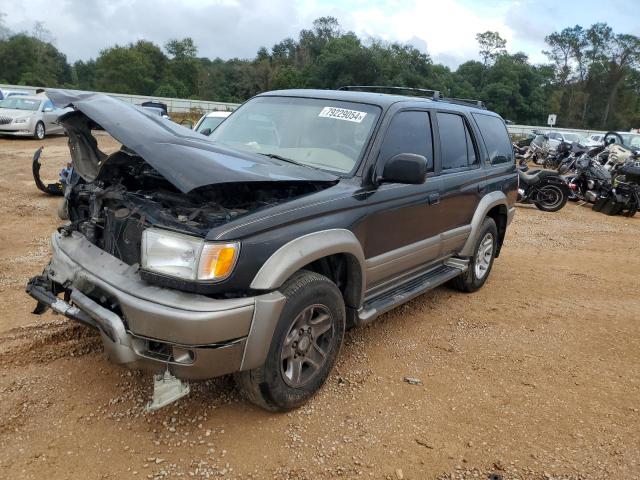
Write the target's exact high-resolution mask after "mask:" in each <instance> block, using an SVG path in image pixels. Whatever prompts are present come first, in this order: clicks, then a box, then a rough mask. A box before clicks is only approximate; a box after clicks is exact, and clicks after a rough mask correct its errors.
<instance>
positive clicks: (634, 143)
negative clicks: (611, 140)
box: [620, 133, 640, 148]
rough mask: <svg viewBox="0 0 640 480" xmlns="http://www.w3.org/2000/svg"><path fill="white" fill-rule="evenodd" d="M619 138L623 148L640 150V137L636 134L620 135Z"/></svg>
mask: <svg viewBox="0 0 640 480" xmlns="http://www.w3.org/2000/svg"><path fill="white" fill-rule="evenodd" d="M620 136H621V137H622V142H623V143H624V146H625V147H629V148H640V135H638V134H637V133H621V134H620Z"/></svg>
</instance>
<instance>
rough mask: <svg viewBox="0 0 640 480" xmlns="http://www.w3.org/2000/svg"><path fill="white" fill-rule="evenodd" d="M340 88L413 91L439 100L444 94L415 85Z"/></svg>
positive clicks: (362, 90)
mask: <svg viewBox="0 0 640 480" xmlns="http://www.w3.org/2000/svg"><path fill="white" fill-rule="evenodd" d="M338 90H357V91H361V92H379V91H382V90H388V91H390V92H413V93H419V94H420V95H415V96H420V97H426V98H431V99H433V100H437V99H439V98H442V95H441V94H440V92H439V91H438V90H429V89H427V88H414V87H390V86H385V85H346V86H344V87H340V88H338Z"/></svg>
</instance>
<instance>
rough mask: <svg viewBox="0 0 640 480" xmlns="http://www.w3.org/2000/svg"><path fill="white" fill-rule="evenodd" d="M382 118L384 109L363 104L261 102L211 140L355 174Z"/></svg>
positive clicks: (298, 100) (277, 99)
mask: <svg viewBox="0 0 640 480" xmlns="http://www.w3.org/2000/svg"><path fill="white" fill-rule="evenodd" d="M379 114H380V108H379V107H375V106H373V105H365V104H360V103H351V102H341V101H335V100H322V99H315V98H297V97H257V98H254V99H252V100H250V101H248V102H247V103H245V104H244V105H243V106H242V107H240V108H239V109H238V110H237V111H236V112H235V113H234V114H233V115H232V116H231V117H229V118H228V119H227V120H226V121H225V122H223V123H221V124H220V126H219V127H218V128H217V129H216V130H215V131H214V132H213V133H212V134H211V136H210V137H209V138H210V139H211V140H213V141H214V142H216V143H221V144H224V145H227V146H230V147H234V148H238V149H242V150H246V151H249V152H254V153H262V154H266V155H278V156H280V157H283V158H286V159H290V160H293V161H294V162H297V163H301V164H304V165H307V166H310V167H314V168H320V169H323V170H329V171H332V172H338V173H350V172H352V171H353V170H354V169H355V168H356V166H357V164H358V160H359V159H360V156H361V155H362V153H363V150H364V147H365V145H366V144H367V141H368V140H369V136H370V135H371V131H372V130H373V126H374V125H375V122H376V119H377V117H378V115H379Z"/></svg>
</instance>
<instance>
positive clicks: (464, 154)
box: [435, 111, 485, 254]
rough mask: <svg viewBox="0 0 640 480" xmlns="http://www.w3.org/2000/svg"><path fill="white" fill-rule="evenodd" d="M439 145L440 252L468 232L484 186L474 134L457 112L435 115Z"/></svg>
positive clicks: (460, 242)
mask: <svg viewBox="0 0 640 480" xmlns="http://www.w3.org/2000/svg"><path fill="white" fill-rule="evenodd" d="M435 119H436V123H437V127H438V135H437V139H438V141H439V144H440V149H439V150H440V157H439V162H438V165H437V169H438V171H439V173H440V178H441V181H442V208H443V210H444V211H445V212H446V215H443V224H442V228H443V230H442V234H443V241H442V249H443V251H442V253H444V254H449V253H454V252H456V251H458V250H459V249H460V248H461V247H462V246H463V245H464V242H465V241H466V239H467V237H468V236H469V232H470V231H471V219H472V218H473V214H474V213H475V211H476V207H477V206H478V203H479V201H480V198H481V196H482V195H483V192H484V189H485V176H484V170H483V169H482V165H481V162H480V149H479V144H478V140H477V135H476V134H475V131H474V129H473V127H472V123H471V122H470V120H469V119H468V118H467V117H466V116H465V115H464V114H463V113H461V112H452V111H438V112H437V113H436V115H435Z"/></svg>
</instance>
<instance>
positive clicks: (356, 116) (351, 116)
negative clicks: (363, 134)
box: [318, 107, 367, 123]
mask: <svg viewBox="0 0 640 480" xmlns="http://www.w3.org/2000/svg"><path fill="white" fill-rule="evenodd" d="M318 116H319V117H323V118H335V119H336V120H346V121H347V122H356V123H360V122H362V120H364V117H366V116H367V112H359V111H357V110H348V109H346V108H336V107H324V108H323V109H322V111H321V112H320V114H319V115H318Z"/></svg>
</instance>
